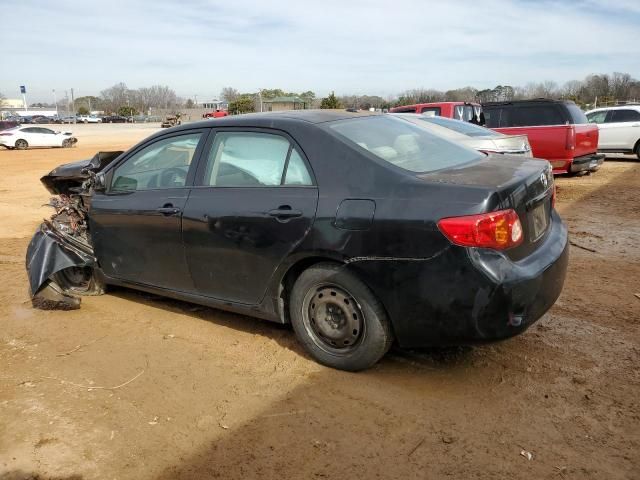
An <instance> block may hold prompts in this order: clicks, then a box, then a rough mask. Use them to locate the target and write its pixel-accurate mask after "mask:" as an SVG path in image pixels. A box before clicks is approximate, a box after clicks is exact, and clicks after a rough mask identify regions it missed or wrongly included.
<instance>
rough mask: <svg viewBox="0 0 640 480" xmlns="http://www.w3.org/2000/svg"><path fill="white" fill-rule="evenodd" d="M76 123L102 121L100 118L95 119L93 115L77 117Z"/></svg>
mask: <svg viewBox="0 0 640 480" xmlns="http://www.w3.org/2000/svg"><path fill="white" fill-rule="evenodd" d="M76 121H77V122H78V123H80V122H82V123H102V119H101V118H100V117H96V116H95V115H78V117H77V120H76Z"/></svg>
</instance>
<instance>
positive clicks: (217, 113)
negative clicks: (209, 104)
mask: <svg viewBox="0 0 640 480" xmlns="http://www.w3.org/2000/svg"><path fill="white" fill-rule="evenodd" d="M227 115H229V113H228V112H226V111H224V110H220V109H218V110H216V111H215V112H207V113H204V114H203V115H202V118H222V117H226V116H227Z"/></svg>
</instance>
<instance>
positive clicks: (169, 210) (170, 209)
mask: <svg viewBox="0 0 640 480" xmlns="http://www.w3.org/2000/svg"><path fill="white" fill-rule="evenodd" d="M156 212H158V213H161V214H163V215H175V214H176V213H180V209H179V208H176V207H174V206H173V205H171V204H168V205H165V206H164V207H160V208H156Z"/></svg>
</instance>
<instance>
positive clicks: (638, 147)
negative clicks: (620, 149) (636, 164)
mask: <svg viewBox="0 0 640 480" xmlns="http://www.w3.org/2000/svg"><path fill="white" fill-rule="evenodd" d="M635 154H636V157H638V160H640V140H638V142H637V143H636V150H635Z"/></svg>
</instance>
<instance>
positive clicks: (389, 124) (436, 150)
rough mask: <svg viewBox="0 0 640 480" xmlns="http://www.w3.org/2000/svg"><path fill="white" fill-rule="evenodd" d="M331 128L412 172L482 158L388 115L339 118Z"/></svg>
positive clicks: (345, 138) (441, 167)
mask: <svg viewBox="0 0 640 480" xmlns="http://www.w3.org/2000/svg"><path fill="white" fill-rule="evenodd" d="M329 129H330V130H331V131H333V132H334V133H336V134H337V135H338V138H340V139H341V140H343V141H344V142H345V143H347V144H350V145H351V146H354V147H355V148H358V147H359V148H362V149H364V150H366V151H368V152H370V153H371V154H373V155H375V156H376V157H378V158H380V159H382V160H384V161H386V162H389V163H391V164H393V165H395V166H397V167H400V168H403V169H405V170H408V171H410V172H432V171H434V170H440V169H443V168H450V167H454V166H456V165H461V164H464V163H467V162H470V161H473V160H477V159H479V158H481V154H480V153H478V152H477V151H476V150H472V149H470V148H467V147H463V146H462V145H459V144H457V143H453V142H450V141H449V140H446V139H445V138H443V137H441V136H438V135H434V134H432V133H430V132H428V131H427V130H425V129H423V128H420V127H418V126H417V125H413V124H411V123H409V122H406V121H404V120H401V119H398V118H394V117H391V116H388V115H383V116H371V117H363V118H354V119H349V120H339V121H336V122H332V123H330V124H329Z"/></svg>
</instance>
